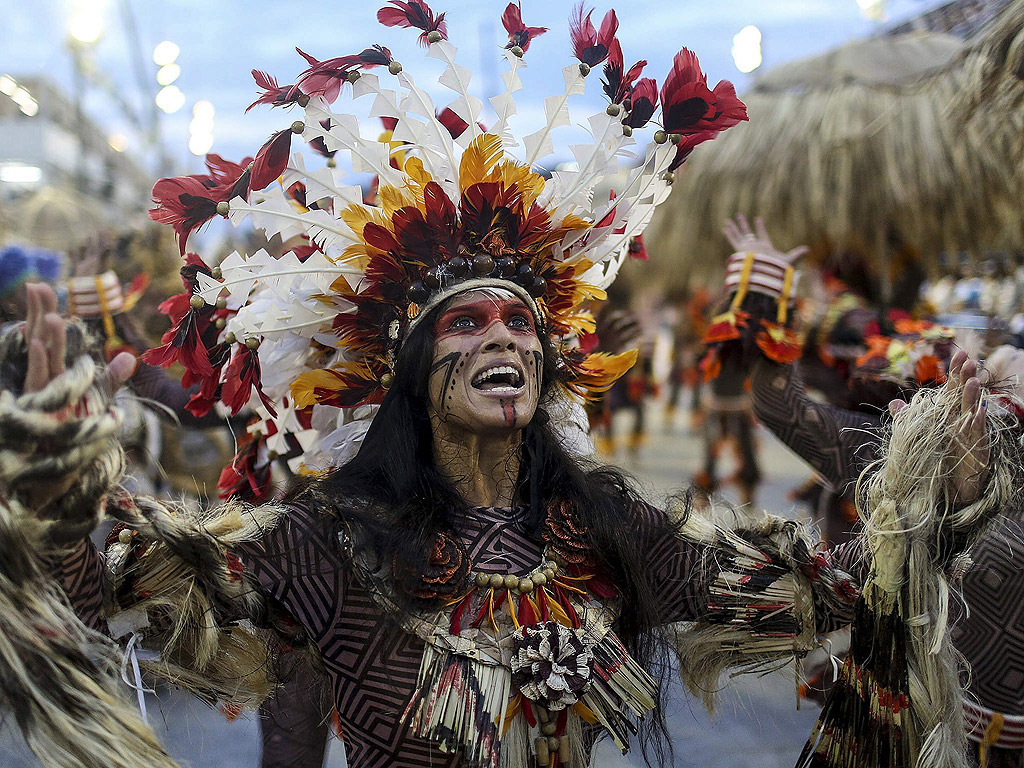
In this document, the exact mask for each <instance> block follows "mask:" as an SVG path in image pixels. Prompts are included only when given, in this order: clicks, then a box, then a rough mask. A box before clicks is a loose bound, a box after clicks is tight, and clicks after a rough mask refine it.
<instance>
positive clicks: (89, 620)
mask: <svg viewBox="0 0 1024 768" xmlns="http://www.w3.org/2000/svg"><path fill="white" fill-rule="evenodd" d="M51 563H52V565H51V573H53V576H54V578H55V579H56V581H57V583H58V584H59V585H60V586H61V588H62V589H63V590H64V594H65V595H67V598H68V602H69V603H70V604H71V608H72V609H73V610H74V612H75V615H76V616H77V617H78V619H79V620H80V621H81V622H82V623H83V624H85V626H87V627H88V628H89V629H92V630H96V631H99V632H102V631H104V627H105V623H104V621H103V618H102V616H101V612H102V610H103V590H104V586H105V575H106V568H105V566H104V560H103V555H102V554H101V553H100V551H99V550H98V549H97V548H96V547H95V546H93V543H92V541H90V540H89V539H82V540H80V541H78V542H76V543H74V544H72V545H71V546H70V547H69V548H68V549H67V550H65V551H64V552H62V553H60V554H59V555H57V556H55V557H54V559H53V560H52V561H51Z"/></svg>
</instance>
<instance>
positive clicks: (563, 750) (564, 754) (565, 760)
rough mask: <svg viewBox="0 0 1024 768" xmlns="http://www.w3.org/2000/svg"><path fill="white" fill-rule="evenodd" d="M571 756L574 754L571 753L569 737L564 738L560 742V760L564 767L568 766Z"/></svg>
mask: <svg viewBox="0 0 1024 768" xmlns="http://www.w3.org/2000/svg"><path fill="white" fill-rule="evenodd" d="M571 755H572V753H571V752H570V751H569V737H568V736H563V737H562V738H561V739H559V740H558V759H559V760H561V761H562V765H568V764H569V760H570V759H571Z"/></svg>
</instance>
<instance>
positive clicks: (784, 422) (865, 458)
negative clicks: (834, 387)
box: [750, 356, 881, 494]
mask: <svg viewBox="0 0 1024 768" xmlns="http://www.w3.org/2000/svg"><path fill="white" fill-rule="evenodd" d="M750 387H751V396H752V399H753V404H754V413H755V414H756V415H757V418H758V419H759V420H760V421H761V423H762V424H764V425H765V426H766V427H767V428H768V429H769V430H771V432H772V434H774V435H775V436H776V437H777V438H779V440H781V441H782V442H783V443H784V444H785V445H786V446H788V447H789V448H790V449H791V450H792V451H793V452H794V453H796V455H797V456H799V457H800V458H802V459H803V460H804V461H806V462H807V463H808V464H810V465H811V466H812V467H814V469H816V470H817V471H818V472H819V473H820V474H821V475H822V477H823V478H824V479H825V480H826V482H828V483H829V485H831V486H832V490H833V491H834V492H835V493H837V494H844V493H846V492H847V491H848V490H849V488H850V487H851V486H852V484H854V483H856V481H857V478H858V476H859V475H860V473H861V472H862V471H863V469H864V468H865V467H866V466H867V465H868V464H870V463H871V462H872V461H874V460H875V459H876V458H877V456H878V452H877V447H876V443H877V441H878V439H879V433H880V431H881V419H879V418H878V417H875V416H871V415H868V414H864V413H856V412H854V411H846V410H843V409H842V408H836V407H835V406H832V405H824V404H822V403H817V402H815V401H813V400H811V398H809V397H808V396H807V393H806V391H805V390H804V384H803V380H802V379H801V378H800V373H799V371H798V370H797V367H796V365H780V364H778V363H775V362H772V361H771V360H767V359H765V358H763V357H760V356H759V357H758V358H757V359H756V360H755V361H754V363H753V365H752V366H751V368H750Z"/></svg>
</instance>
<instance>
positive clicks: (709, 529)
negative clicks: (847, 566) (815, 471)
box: [671, 512, 848, 711]
mask: <svg viewBox="0 0 1024 768" xmlns="http://www.w3.org/2000/svg"><path fill="white" fill-rule="evenodd" d="M682 535H683V536H684V537H686V538H690V539H692V540H694V541H699V542H708V543H713V544H715V547H714V549H715V550H717V551H718V552H719V553H721V554H720V555H719V562H718V563H717V564H716V565H717V570H718V573H717V576H716V578H715V580H714V581H713V583H712V584H711V585H710V596H709V605H708V608H707V616H706V618H705V619H703V620H702V621H699V622H696V623H694V624H680V625H675V626H673V627H672V628H671V630H672V632H673V640H674V645H675V650H676V654H677V656H678V657H679V674H680V677H681V678H682V680H683V683H684V685H685V686H686V688H687V689H688V690H689V691H690V692H691V693H693V694H694V695H695V696H697V697H699V698H700V699H701V700H702V702H703V703H704V705H705V707H707V709H708V710H709V711H713V710H714V704H715V694H716V693H717V692H718V690H719V688H720V682H719V680H720V678H721V676H722V674H723V673H724V672H726V670H732V673H733V674H744V673H757V672H765V671H768V670H771V669H773V668H776V667H778V666H782V665H784V664H786V663H787V662H788V661H790V660H791V659H793V658H794V657H797V656H802V655H804V654H806V653H807V652H808V651H810V650H811V649H812V648H814V647H815V646H816V642H815V621H814V594H815V589H816V588H819V585H814V586H812V583H811V581H810V580H809V579H808V578H807V577H806V576H804V575H803V574H802V573H801V572H799V570H798V566H799V564H800V563H802V562H807V560H808V559H809V557H810V553H811V552H812V551H813V542H814V537H813V536H812V534H811V532H810V531H808V530H807V529H805V528H804V527H803V526H801V525H799V524H797V523H795V522H793V521H791V520H784V519H783V518H779V517H772V516H764V517H762V518H760V519H756V520H755V519H753V518H750V517H733V518H732V519H731V520H730V519H727V518H726V517H719V518H717V519H711V518H709V517H707V516H702V515H700V514H698V513H695V512H692V513H691V514H690V516H689V517H688V518H687V520H686V522H685V525H684V527H683V530H682ZM712 567H714V566H712ZM847 578H848V577H847ZM819 591H821V592H825V591H831V590H827V585H822V587H821V588H819Z"/></svg>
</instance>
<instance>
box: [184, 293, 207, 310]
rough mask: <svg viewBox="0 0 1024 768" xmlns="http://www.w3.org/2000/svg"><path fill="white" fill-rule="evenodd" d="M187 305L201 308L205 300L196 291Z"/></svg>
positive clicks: (204, 304)
mask: <svg viewBox="0 0 1024 768" xmlns="http://www.w3.org/2000/svg"><path fill="white" fill-rule="evenodd" d="M188 305H189V306H190V307H192V309H202V308H203V307H205V306H206V301H205V300H204V299H203V297H202V296H200V295H199V294H198V293H193V294H192V298H190V299H189V300H188Z"/></svg>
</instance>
